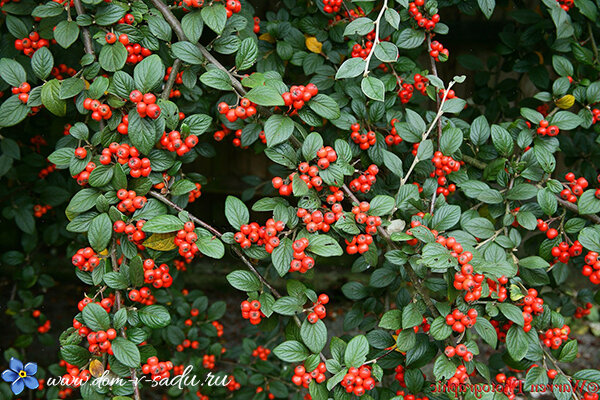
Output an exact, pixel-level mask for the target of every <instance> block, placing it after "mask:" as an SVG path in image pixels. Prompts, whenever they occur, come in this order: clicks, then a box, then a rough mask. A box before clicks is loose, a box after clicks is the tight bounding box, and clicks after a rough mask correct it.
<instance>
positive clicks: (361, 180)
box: [350, 164, 379, 193]
mask: <svg viewBox="0 0 600 400" xmlns="http://www.w3.org/2000/svg"><path fill="white" fill-rule="evenodd" d="M378 172H379V168H378V167H377V165H375V164H371V165H369V168H367V170H366V171H365V172H363V173H362V174H361V175H360V176H359V177H358V178H355V179H352V181H350V190H352V191H353V192H361V193H367V192H368V191H369V190H371V186H372V185H373V184H374V183H375V182H376V181H377V179H376V178H375V176H376V175H377V173H378Z"/></svg>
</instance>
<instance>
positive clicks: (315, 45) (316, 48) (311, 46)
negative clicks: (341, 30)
mask: <svg viewBox="0 0 600 400" xmlns="http://www.w3.org/2000/svg"><path fill="white" fill-rule="evenodd" d="M306 48H307V49H308V50H310V51H312V52H313V53H317V54H319V53H320V52H321V50H322V49H323V43H321V42H319V41H318V40H317V38H316V37H314V36H309V37H307V38H306Z"/></svg>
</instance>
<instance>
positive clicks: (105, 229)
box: [88, 213, 112, 252]
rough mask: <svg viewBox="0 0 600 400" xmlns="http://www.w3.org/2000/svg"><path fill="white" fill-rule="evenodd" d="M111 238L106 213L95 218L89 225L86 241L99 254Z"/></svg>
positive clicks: (109, 223) (109, 224)
mask: <svg viewBox="0 0 600 400" xmlns="http://www.w3.org/2000/svg"><path fill="white" fill-rule="evenodd" d="M111 236H112V222H111V221H110V218H109V216H108V214H107V213H102V214H100V215H98V216H96V217H95V218H94V219H93V220H92V222H91V223H90V227H89V230H88V240H89V241H90V245H91V246H92V248H93V249H94V250H96V251H97V252H101V251H103V250H104V249H106V247H107V246H108V243H109V242H110V238H111Z"/></svg>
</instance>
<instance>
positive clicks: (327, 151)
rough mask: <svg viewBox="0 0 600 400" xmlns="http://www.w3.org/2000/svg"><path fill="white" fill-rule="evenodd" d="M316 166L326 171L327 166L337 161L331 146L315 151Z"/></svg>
mask: <svg viewBox="0 0 600 400" xmlns="http://www.w3.org/2000/svg"><path fill="white" fill-rule="evenodd" d="M317 158H318V159H319V160H318V161H317V165H318V166H319V168H321V169H327V168H328V167H329V164H331V163H332V162H335V161H336V160H337V153H336V152H335V150H334V149H333V148H332V147H331V146H324V147H321V148H320V149H319V150H317Z"/></svg>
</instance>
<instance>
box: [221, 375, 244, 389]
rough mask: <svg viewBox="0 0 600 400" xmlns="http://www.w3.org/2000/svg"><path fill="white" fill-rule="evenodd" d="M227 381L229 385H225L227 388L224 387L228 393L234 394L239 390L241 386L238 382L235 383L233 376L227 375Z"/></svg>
mask: <svg viewBox="0 0 600 400" xmlns="http://www.w3.org/2000/svg"><path fill="white" fill-rule="evenodd" d="M227 379H228V380H229V383H228V384H227V386H225V387H226V388H227V390H229V391H230V392H235V391H236V390H240V388H241V387H242V385H241V384H240V383H239V382H236V380H235V376H233V375H229V376H228V377H227Z"/></svg>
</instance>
